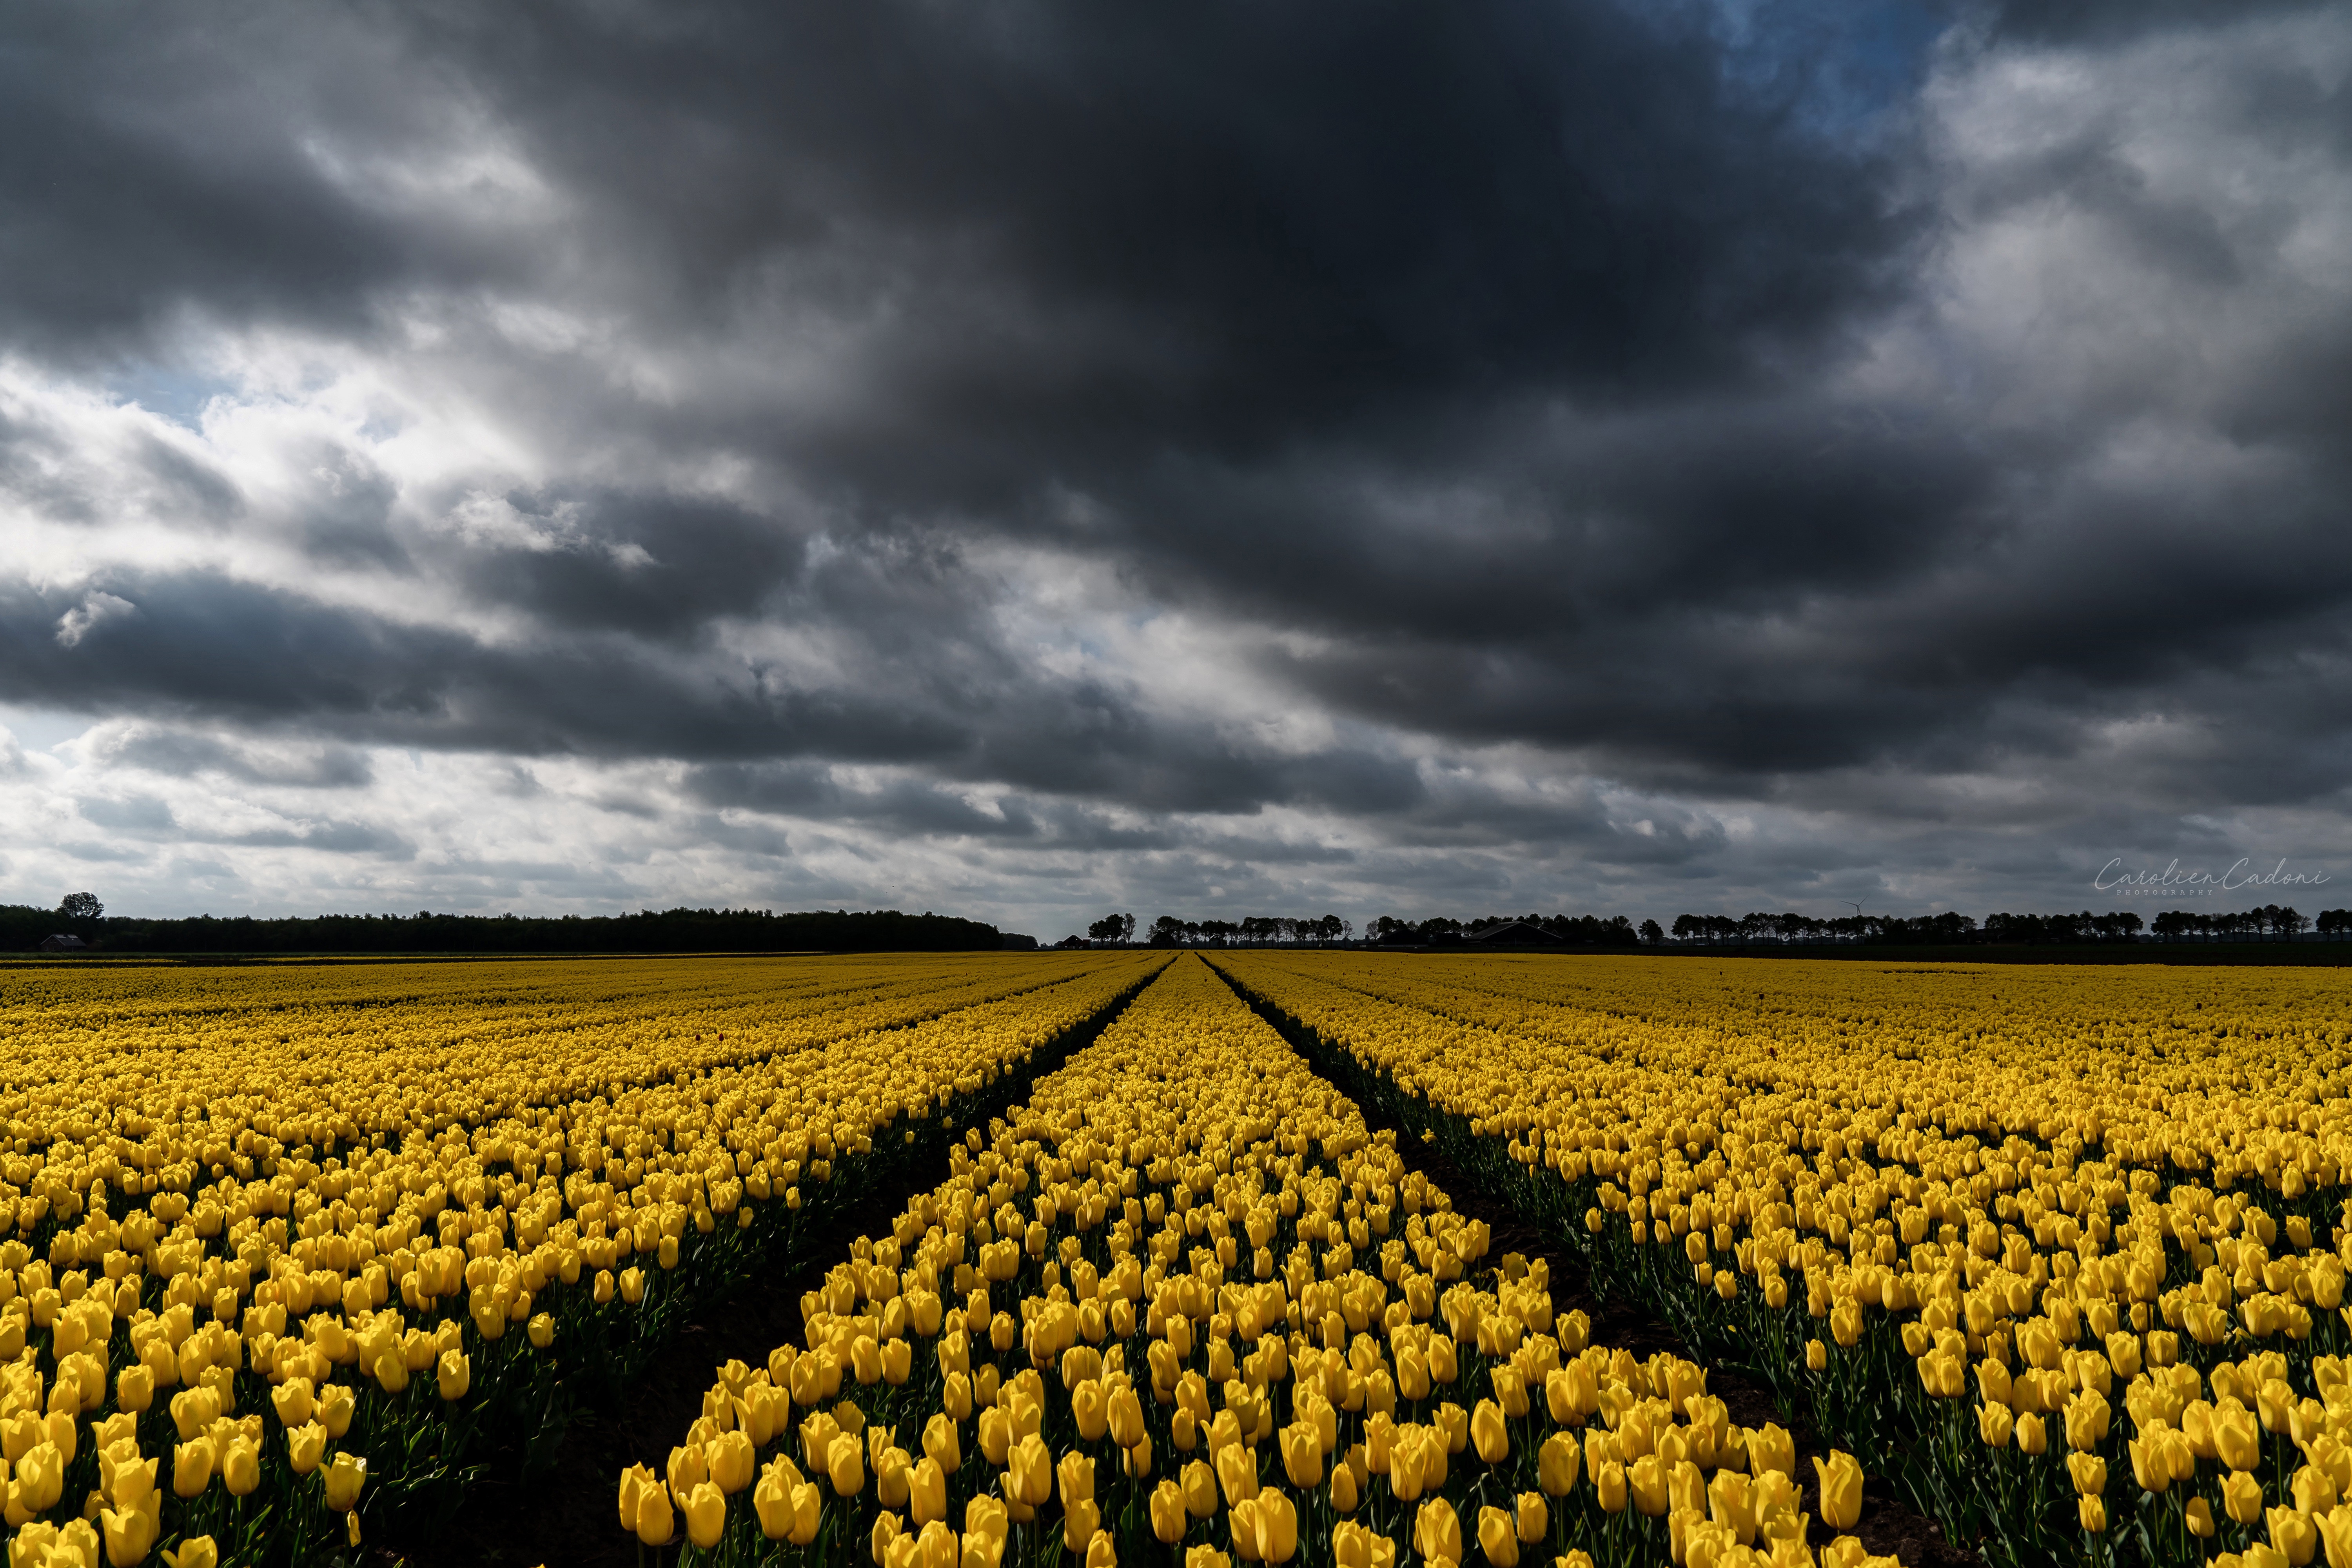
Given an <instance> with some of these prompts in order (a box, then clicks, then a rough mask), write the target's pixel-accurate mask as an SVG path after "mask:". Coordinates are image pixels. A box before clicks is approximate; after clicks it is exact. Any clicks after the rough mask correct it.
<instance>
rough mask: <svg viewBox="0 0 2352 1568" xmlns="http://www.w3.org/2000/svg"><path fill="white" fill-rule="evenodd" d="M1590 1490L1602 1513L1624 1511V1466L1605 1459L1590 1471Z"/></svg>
mask: <svg viewBox="0 0 2352 1568" xmlns="http://www.w3.org/2000/svg"><path fill="white" fill-rule="evenodd" d="M1592 1490H1593V1495H1594V1497H1595V1499H1596V1500H1598V1501H1599V1502H1600V1504H1601V1512H1603V1513H1622V1512H1624V1511H1625V1467H1624V1466H1622V1465H1621V1464H1619V1463H1618V1462H1617V1461H1616V1460H1614V1459H1610V1460H1607V1461H1606V1462H1604V1463H1602V1464H1601V1465H1600V1466H1598V1467H1597V1468H1594V1470H1593V1472H1592Z"/></svg>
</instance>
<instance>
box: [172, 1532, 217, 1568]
mask: <svg viewBox="0 0 2352 1568" xmlns="http://www.w3.org/2000/svg"><path fill="white" fill-rule="evenodd" d="M163 1563H164V1568H220V1548H219V1547H217V1546H215V1544H214V1543H213V1538H212V1537H211V1536H209V1535H192V1536H190V1537H188V1538H187V1539H186V1540H184V1541H183V1542H180V1547H179V1550H178V1551H176V1552H164V1553H163Z"/></svg>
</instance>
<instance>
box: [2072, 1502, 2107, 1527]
mask: <svg viewBox="0 0 2352 1568" xmlns="http://www.w3.org/2000/svg"><path fill="white" fill-rule="evenodd" d="M2074 1511H2075V1515H2076V1517H2077V1518H2078V1519H2079V1520H2080V1521H2081V1522H2082V1526H2083V1528H2084V1530H2087V1531H2091V1532H2092V1533H2093V1534H2097V1533H2098V1532H2099V1531H2103V1530H2105V1529H2106V1528H2107V1504H2106V1500H2105V1499H2104V1498H2096V1497H2078V1498H2076V1499H2075V1500H2074Z"/></svg>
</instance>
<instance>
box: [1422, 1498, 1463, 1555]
mask: <svg viewBox="0 0 2352 1568" xmlns="http://www.w3.org/2000/svg"><path fill="white" fill-rule="evenodd" d="M1412 1549H1413V1550H1414V1551H1415V1552H1420V1553H1421V1555H1422V1556H1423V1557H1424V1558H1426V1559H1427V1560H1429V1561H1430V1562H1432V1563H1436V1562H1441V1561H1442V1562H1446V1563H1459V1562H1461V1561H1462V1521H1461V1520H1460V1519H1459V1518H1458V1517H1456V1516H1455V1514H1454V1505H1453V1504H1452V1503H1449V1502H1447V1501H1446V1500H1444V1498H1432V1499H1431V1500H1429V1501H1427V1502H1425V1503H1423V1504H1422V1505H1421V1510H1420V1511H1419V1512H1417V1513H1415V1514H1414V1515H1413V1519H1412Z"/></svg>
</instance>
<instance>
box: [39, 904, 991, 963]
mask: <svg viewBox="0 0 2352 1568" xmlns="http://www.w3.org/2000/svg"><path fill="white" fill-rule="evenodd" d="M53 935H58V936H72V937H77V938H79V939H80V940H81V942H84V943H85V944H86V945H87V947H88V948H89V950H90V951H92V952H110V953H158V954H163V953H290V952H319V953H360V952H366V953H382V952H393V953H402V952H414V953H427V952H430V953H488V952H520V953H559V952H561V953H571V952H588V953H628V952H646V953H657V952H974V951H982V950H986V949H990V948H1000V947H1004V946H1007V945H1013V944H1016V943H1021V942H1026V939H1022V938H1014V939H1007V938H1006V937H1005V936H1004V935H1003V933H1001V932H1000V931H998V930H997V929H996V928H995V927H994V926H992V925H984V924H982V922H981V921H969V920H963V919H961V918H960V917H958V916H954V915H935V914H929V913H925V914H919V915H909V914H902V913H900V912H899V911H898V910H805V911H802V912H799V913H793V914H777V913H774V912H772V911H770V910H711V909H700V910H698V909H674V910H641V911H639V912H637V913H635V914H626V915H587V916H583V915H562V916H520V915H455V914H435V913H432V912H431V911H429V910H425V911H420V912H419V913H416V914H414V915H297V916H288V917H284V918H280V919H255V918H253V917H250V916H236V917H226V916H217V915H193V916H189V917H187V918H185V919H183V920H147V919H143V918H140V917H136V916H132V917H128V918H126V917H124V916H121V915H113V916H110V915H108V914H106V913H105V911H104V907H103V906H102V905H100V903H99V901H98V900H97V899H95V898H94V897H92V896H91V895H89V894H88V893H78V894H74V895H71V896H70V897H68V899H67V900H66V902H65V904H63V905H61V906H60V907H59V908H58V909H57V910H41V909H36V908H33V907H32V906H30V905H23V904H12V905H0V950H15V951H22V950H25V949H27V948H31V947H33V946H35V945H37V943H39V942H41V941H43V940H44V939H45V938H47V937H49V936H53ZM1032 945H1034V944H1032Z"/></svg>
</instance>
